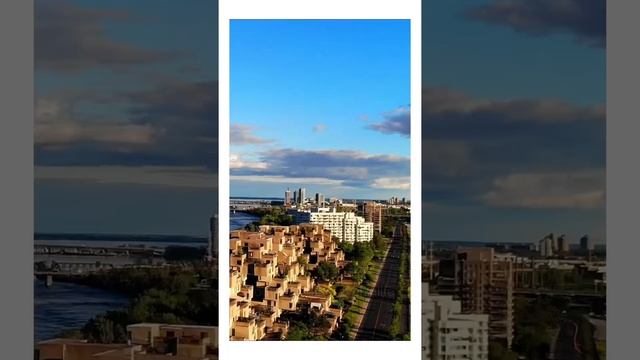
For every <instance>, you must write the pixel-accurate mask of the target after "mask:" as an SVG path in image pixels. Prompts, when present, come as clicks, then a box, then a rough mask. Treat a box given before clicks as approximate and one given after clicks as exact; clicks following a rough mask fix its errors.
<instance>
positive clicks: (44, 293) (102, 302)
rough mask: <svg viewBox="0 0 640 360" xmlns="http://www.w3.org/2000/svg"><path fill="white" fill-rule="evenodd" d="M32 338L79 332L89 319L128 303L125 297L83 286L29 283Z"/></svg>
mask: <svg viewBox="0 0 640 360" xmlns="http://www.w3.org/2000/svg"><path fill="white" fill-rule="evenodd" d="M33 292H34V295H35V299H34V334H33V335H34V339H35V340H36V341H40V340H45V339H50V338H52V337H55V336H56V335H58V334H59V333H60V332H61V331H64V330H74V329H80V328H82V326H84V324H86V322H87V321H88V320H89V319H91V318H92V317H94V316H96V315H98V314H101V313H103V312H105V311H107V310H114V309H119V308H122V307H124V306H126V305H127V304H128V302H129V301H128V299H127V297H125V296H123V295H120V294H114V293H111V292H108V291H104V290H100V289H95V288H91V287H87V286H83V285H78V284H71V283H63V282H55V281H54V282H53V286H51V287H49V288H48V287H46V286H45V285H44V281H42V280H34V281H33Z"/></svg>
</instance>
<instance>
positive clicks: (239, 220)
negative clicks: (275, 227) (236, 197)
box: [229, 212, 260, 231]
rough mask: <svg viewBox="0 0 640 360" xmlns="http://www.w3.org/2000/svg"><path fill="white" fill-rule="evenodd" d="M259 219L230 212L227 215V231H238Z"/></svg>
mask: <svg viewBox="0 0 640 360" xmlns="http://www.w3.org/2000/svg"><path fill="white" fill-rule="evenodd" d="M258 220H260V218H259V217H258V216H255V215H251V214H247V213H243V212H231V214H230V215H229V221H230V224H229V229H230V230H232V231H233V230H240V229H242V228H244V226H245V225H247V224H250V223H252V222H254V221H258Z"/></svg>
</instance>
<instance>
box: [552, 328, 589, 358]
mask: <svg viewBox="0 0 640 360" xmlns="http://www.w3.org/2000/svg"><path fill="white" fill-rule="evenodd" d="M551 358H552V359H554V360H582V358H583V357H582V354H581V350H580V344H579V343H578V325H576V323H575V322H573V321H572V320H569V319H566V318H563V319H562V321H561V323H560V334H558V339H557V340H556V346H555V351H554V354H553V356H552V357H551Z"/></svg>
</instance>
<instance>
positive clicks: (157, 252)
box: [34, 244, 164, 257]
mask: <svg viewBox="0 0 640 360" xmlns="http://www.w3.org/2000/svg"><path fill="white" fill-rule="evenodd" d="M34 253H35V254H47V255H80V256H147V257H148V256H151V257H153V256H162V255H163V254H164V249H162V248H148V247H143V246H136V247H133V246H132V247H128V246H127V247H124V246H123V247H109V246H82V245H50V244H49V245H44V244H37V245H34Z"/></svg>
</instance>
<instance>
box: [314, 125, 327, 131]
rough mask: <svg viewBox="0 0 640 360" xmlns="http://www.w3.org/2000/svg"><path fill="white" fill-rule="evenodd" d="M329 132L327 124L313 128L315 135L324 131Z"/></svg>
mask: <svg viewBox="0 0 640 360" xmlns="http://www.w3.org/2000/svg"><path fill="white" fill-rule="evenodd" d="M325 130H327V125H325V124H317V125H314V126H313V132H314V133H321V132H323V131H325Z"/></svg>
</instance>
